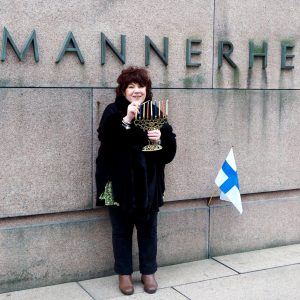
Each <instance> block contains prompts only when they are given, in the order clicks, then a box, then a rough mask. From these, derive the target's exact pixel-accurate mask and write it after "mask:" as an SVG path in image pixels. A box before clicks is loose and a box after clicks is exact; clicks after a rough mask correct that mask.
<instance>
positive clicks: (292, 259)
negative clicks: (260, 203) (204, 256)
mask: <svg viewBox="0 0 300 300" xmlns="http://www.w3.org/2000/svg"><path fill="white" fill-rule="evenodd" d="M214 258H215V259H216V260H217V261H219V262H221V263H223V264H225V265H226V266H229V267H230V268H233V269H234V270H236V271H238V272H239V273H245V272H251V271H257V270H262V269H267V268H274V267H279V266H285V265H291V264H300V244H296V245H289V246H284V247H276V248H269V249H263V250H256V251H250V252H245V253H236V254H230V255H225V256H217V257H214Z"/></svg>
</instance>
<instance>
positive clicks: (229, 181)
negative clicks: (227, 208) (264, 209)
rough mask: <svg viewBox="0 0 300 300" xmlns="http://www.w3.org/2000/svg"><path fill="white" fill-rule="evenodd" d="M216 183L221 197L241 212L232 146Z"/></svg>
mask: <svg viewBox="0 0 300 300" xmlns="http://www.w3.org/2000/svg"><path fill="white" fill-rule="evenodd" d="M215 183H216V185H217V186H218V187H219V189H220V199H221V200H224V201H229V202H231V203H232V204H233V205H234V206H235V207H236V209H237V210H238V211H239V212H240V214H241V213H242V212H243V207H242V201H241V194H240V186H239V179H238V173H237V168H236V163H235V160H234V156H233V149H232V148H231V149H230V151H229V154H228V156H227V158H226V160H225V161H224V163H223V165H222V168H221V170H220V171H219V173H218V175H217V177H216V179H215Z"/></svg>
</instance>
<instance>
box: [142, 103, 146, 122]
mask: <svg viewBox="0 0 300 300" xmlns="http://www.w3.org/2000/svg"><path fill="white" fill-rule="evenodd" d="M145 108H146V107H145V103H144V104H143V119H145V110H146V109H145Z"/></svg>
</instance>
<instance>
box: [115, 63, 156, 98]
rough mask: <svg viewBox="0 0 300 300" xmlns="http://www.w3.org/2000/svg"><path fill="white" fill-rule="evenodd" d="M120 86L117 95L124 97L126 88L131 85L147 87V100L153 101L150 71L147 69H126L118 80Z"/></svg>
mask: <svg viewBox="0 0 300 300" xmlns="http://www.w3.org/2000/svg"><path fill="white" fill-rule="evenodd" d="M117 82H118V86H117V88H116V95H117V96H123V95H124V92H125V90H126V88H127V87H128V85H129V84H130V83H137V84H139V85H140V86H142V87H144V86H145V87H146V99H145V100H152V91H151V85H152V82H151V79H150V76H149V73H148V71H147V70H146V69H145V68H139V67H128V68H126V69H124V70H123V71H122V72H121V74H120V76H119V77H118V79H117Z"/></svg>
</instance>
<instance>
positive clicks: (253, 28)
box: [213, 0, 300, 89]
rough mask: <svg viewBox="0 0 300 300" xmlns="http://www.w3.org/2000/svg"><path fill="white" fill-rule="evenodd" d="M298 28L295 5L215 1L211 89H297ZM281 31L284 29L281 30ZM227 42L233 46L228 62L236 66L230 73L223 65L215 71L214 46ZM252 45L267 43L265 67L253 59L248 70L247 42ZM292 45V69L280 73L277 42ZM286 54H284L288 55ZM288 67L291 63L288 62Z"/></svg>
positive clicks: (290, 2)
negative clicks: (212, 80) (212, 87)
mask: <svg viewBox="0 0 300 300" xmlns="http://www.w3.org/2000/svg"><path fill="white" fill-rule="evenodd" d="M299 25H300V20H299V9H298V3H297V2H296V1H294V0H287V1H284V2H281V1H274V0H266V1H264V2H263V4H262V5H258V3H257V2H256V1H238V0H233V1H232V0H225V1H223V0H216V1H215V26H214V29H215V30H214V33H215V34H214V41H215V47H214V83H213V85H214V87H225V88H231V87H236V88H258V89H260V88H275V89H277V88H279V89H281V88H299V87H300V79H299V78H300V76H299V74H300V73H299V72H300V70H299V68H298V67H297V66H298V65H299V63H300V56H299V55H298V50H297V49H298V46H299V42H300V40H299V34H298V27H299ZM283 28H284V29H283ZM219 40H229V41H231V42H232V43H233V45H234V50H233V53H232V55H231V58H232V60H233V61H234V62H235V63H236V64H237V65H238V69H236V71H234V70H233V69H232V68H231V67H230V66H229V65H228V64H227V62H225V63H223V67H222V68H221V69H218V57H217V47H218V45H217V43H218V41H219ZM251 40H252V41H253V42H254V43H255V44H256V45H258V46H260V45H262V42H263V41H266V42H268V66H267V68H266V69H265V70H264V69H262V59H261V58H258V59H255V62H254V66H253V68H252V69H251V70H249V49H248V48H249V47H248V43H249V41H251ZM282 41H287V42H293V43H294V44H295V48H294V50H293V51H292V52H293V54H294V55H295V57H294V59H293V61H292V64H293V65H294V66H295V68H294V69H293V70H281V69H280V65H281V61H280V59H281V42H282ZM292 52H289V53H288V54H290V53H292ZM287 64H288V65H290V64H291V61H290V60H288V63H287Z"/></svg>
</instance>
